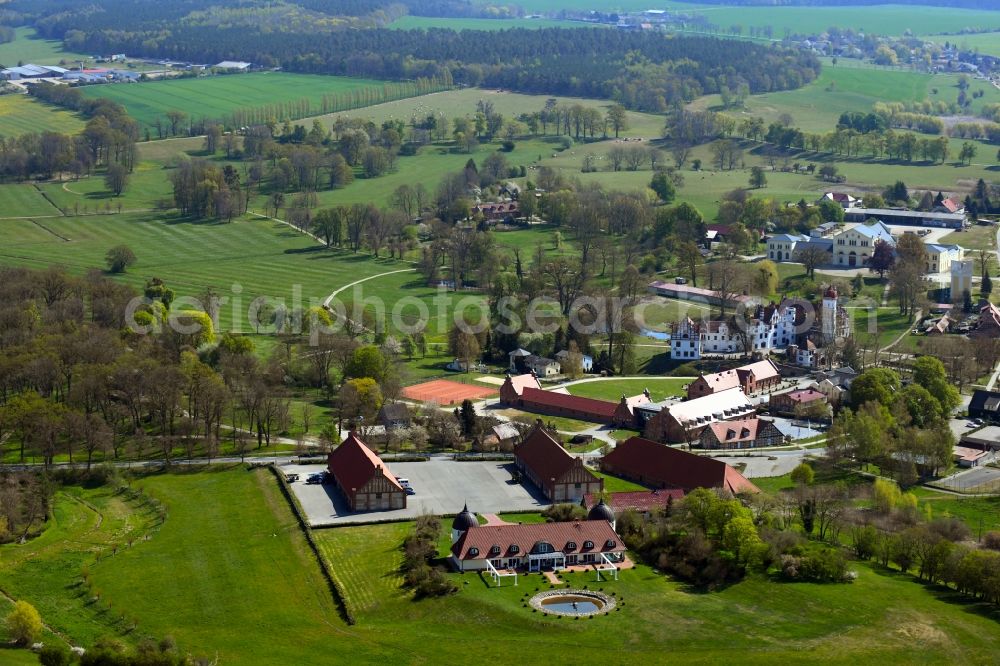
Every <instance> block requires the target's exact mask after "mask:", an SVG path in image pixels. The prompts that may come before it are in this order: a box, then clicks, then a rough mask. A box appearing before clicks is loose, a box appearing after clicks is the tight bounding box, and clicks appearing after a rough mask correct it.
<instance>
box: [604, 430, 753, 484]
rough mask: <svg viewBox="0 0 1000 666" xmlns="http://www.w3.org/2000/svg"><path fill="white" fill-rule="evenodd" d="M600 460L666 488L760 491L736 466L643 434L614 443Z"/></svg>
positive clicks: (620, 470)
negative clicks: (648, 437)
mask: <svg viewBox="0 0 1000 666" xmlns="http://www.w3.org/2000/svg"><path fill="white" fill-rule="evenodd" d="M602 463H607V464H608V465H611V466H613V467H614V468H615V469H616V470H617V471H619V472H621V473H627V474H628V475H629V476H631V477H632V478H639V477H640V476H641V477H642V478H643V480H644V481H645V482H647V483H650V484H659V485H662V486H664V487H668V488H671V487H672V488H683V489H684V490H691V489H694V488H725V489H727V490H729V491H730V492H733V493H741V492H751V493H756V492H760V490H759V489H758V488H757V486H755V485H753V484H752V483H750V482H749V481H747V479H746V478H745V477H744V476H743V475H742V474H740V473H739V472H737V471H736V470H735V469H733V468H732V467H730V466H729V465H727V464H726V463H724V462H722V461H721V460H716V459H714V458H707V457H704V456H698V455H695V454H693V453H687V452H686V451H681V450H680V449H675V448H672V447H669V446H666V445H664V444H657V443H656V442H654V441H651V440H648V439H644V438H642V437H631V438H629V439H627V440H625V441H624V442H622V443H621V444H619V445H618V446H616V447H615V448H614V449H613V450H612V451H611V452H610V453H609V454H608V455H606V456H604V458H603V460H602Z"/></svg>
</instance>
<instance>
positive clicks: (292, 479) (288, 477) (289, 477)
mask: <svg viewBox="0 0 1000 666" xmlns="http://www.w3.org/2000/svg"><path fill="white" fill-rule="evenodd" d="M298 480H299V475H298V474H287V475H285V481H287V482H288V483H295V482H296V481H298Z"/></svg>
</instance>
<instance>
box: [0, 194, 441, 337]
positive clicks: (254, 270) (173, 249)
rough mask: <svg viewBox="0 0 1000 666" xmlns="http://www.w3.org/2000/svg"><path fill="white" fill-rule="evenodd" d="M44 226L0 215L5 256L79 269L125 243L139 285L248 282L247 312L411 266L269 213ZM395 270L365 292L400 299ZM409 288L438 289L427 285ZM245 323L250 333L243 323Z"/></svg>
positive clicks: (96, 264)
mask: <svg viewBox="0 0 1000 666" xmlns="http://www.w3.org/2000/svg"><path fill="white" fill-rule="evenodd" d="M44 225H45V227H46V229H48V230H49V231H50V233H48V234H47V235H46V234H45V233H41V232H40V230H39V228H38V226H37V225H36V224H34V223H33V222H31V221H30V220H0V235H2V236H3V238H4V239H5V243H4V246H3V248H2V249H0V263H3V264H7V265H21V266H29V267H34V268H41V267H44V266H48V265H50V264H52V263H57V264H61V265H64V266H66V267H67V268H68V269H69V270H70V271H72V272H75V273H78V274H82V273H84V272H86V271H87V270H88V269H90V268H101V267H103V266H104V254H105V253H106V252H107V251H108V249H110V248H111V247H113V246H115V245H117V244H121V243H124V244H126V245H128V246H130V247H131V248H132V249H133V251H134V252H135V253H136V255H137V257H138V262H137V263H136V264H135V266H134V267H132V268H131V269H130V270H129V272H128V273H126V274H125V275H124V276H122V277H121V278H120V279H121V280H122V281H124V282H126V283H127V284H130V285H132V286H134V287H137V288H141V286H142V284H143V283H144V281H145V280H147V279H149V278H150V277H153V276H157V277H161V278H163V279H164V280H166V282H167V283H168V284H169V285H171V287H173V288H174V289H175V290H176V291H177V293H178V295H179V296H181V295H186V296H195V295H197V294H201V293H203V292H204V290H205V288H206V287H209V286H211V287H213V288H214V289H215V290H216V292H217V293H219V294H220V295H225V296H230V297H233V296H234V294H233V292H232V287H233V285H237V284H238V285H241V286H242V289H243V291H242V293H241V294H239V296H240V297H241V298H242V302H241V305H240V307H239V312H240V313H242V315H244V316H245V315H246V312H247V308H248V307H249V305H250V302H251V301H252V300H253V299H254V298H256V297H257V296H270V297H272V298H280V299H284V300H285V302H286V303H288V305H289V307H293V308H294V307H296V306H295V305H293V303H294V299H295V294H294V291H293V290H294V288H295V287H294V285H298V286H299V288H300V289H301V307H308V306H309V305H310V299H316V300H317V301H322V299H324V298H325V297H326V296H328V295H329V294H330V293H331V292H333V291H334V290H335V289H336V288H337V287H340V286H343V285H345V284H347V283H350V282H353V281H355V280H358V279H361V278H363V277H367V276H371V275H376V274H379V273H384V272H387V271H392V270H399V269H402V268H407V267H408V264H403V263H400V262H397V261H390V260H385V259H382V260H375V259H373V258H372V257H370V256H368V255H364V254H358V255H354V254H351V253H350V252H344V251H340V252H338V251H327V250H323V249H322V248H320V247H319V246H317V244H316V243H315V242H314V241H312V240H311V239H309V238H307V237H306V236H303V235H301V234H299V233H297V232H295V231H294V230H292V229H290V228H289V227H287V226H285V225H283V224H278V223H275V222H271V221H267V220H240V221H237V222H234V223H232V224H218V223H212V222H205V223H193V222H188V221H185V220H181V219H176V218H173V217H170V216H167V217H164V216H163V215H154V214H151V213H150V214H132V215H129V214H123V215H99V216H89V217H60V218H51V219H47V220H45V221H44ZM56 234H58V236H56ZM60 237H61V238H60ZM64 239H69V240H64ZM390 277H393V278H401V279H397V280H393V281H391V282H390V283H389V284H388V285H381V284H380V285H377V286H375V285H373V283H365V285H364V287H365V289H364V296H372V295H377V296H380V297H382V298H386V299H391V300H387V302H388V303H389V304H390V306H391V305H392V304H393V303H395V302H396V301H397V300H398V299H399V292H398V289H399V288H400V287H401V286H402V285H405V284H406V283H407V282H408V281H410V282H412V280H413V277H412V276H411V275H409V274H405V273H404V274H399V275H394V276H390ZM374 282H378V281H374ZM370 285H371V286H370ZM409 293H413V294H414V295H417V296H421V297H423V296H428V295H433V291H432V290H427V289H425V290H421V289H414V290H413V291H412V292H409ZM233 309H234V308H233V307H223V308H222V311H221V313H220V316H221V321H222V325H223V327H224V328H227V329H228V328H229V327H230V326H231V325H232V324H233V323H234V321H236V319H235V317H234V315H233ZM243 330H244V332H252V330H251V329H249V328H248V327H247V325H246V324H244V325H243Z"/></svg>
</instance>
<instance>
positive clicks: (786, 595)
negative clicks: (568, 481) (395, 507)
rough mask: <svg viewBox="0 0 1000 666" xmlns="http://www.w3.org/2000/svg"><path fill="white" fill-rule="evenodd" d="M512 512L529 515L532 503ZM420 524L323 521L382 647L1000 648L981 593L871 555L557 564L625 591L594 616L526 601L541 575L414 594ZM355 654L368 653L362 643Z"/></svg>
mask: <svg viewBox="0 0 1000 666" xmlns="http://www.w3.org/2000/svg"><path fill="white" fill-rule="evenodd" d="M507 518H508V519H511V520H521V521H525V520H527V521H529V522H530V521H531V516H530V515H526V516H522V515H513V516H508V517H507ZM443 522H444V527H445V530H447V527H448V524H447V523H448V521H447V520H444V521H443ZM410 530H412V524H411V523H401V524H396V525H391V526H388V525H373V526H364V527H351V528H344V529H336V530H326V531H323V532H318V533H317V538H318V539H319V540H320V542H321V544H322V547H323V548H324V550H327V549H329V551H330V552H333V553H340V554H342V555H343V557H342V558H341V559H335V560H333V561H332V562H331V566H332V568H333V569H334V572H335V574H334V575H335V576H344V577H345V578H347V579H349V580H350V581H352V582H351V585H352V588H355V589H361V590H368V591H370V592H371V593H373V594H374V595H375V596H376V597H377V598H378V599H379V603H378V605H377V606H369V607H368V608H369V609H368V610H366V611H363V612H361V613H360V614H359V619H360V621H359V624H358V626H357V627H356V629H357V630H359V631H366V632H372V633H374V634H378V635H381V636H382V643H381V644H382V645H383V646H386V647H387V649H390V650H400V651H402V652H403V653H404V654H405V655H406V657H405V658H406V660H408V661H416V662H419V663H454V662H463V661H468V660H469V659H474V658H477V657H481V656H486V655H489V656H490V657H491V658H493V659H499V660H512V661H518V662H522V663H542V662H550V661H553V660H558V659H560V658H562V657H564V656H565V655H566V654H570V653H573V652H574V651H576V652H579V651H586V654H588V655H589V656H590V658H591V659H595V660H598V661H607V662H609V663H616V664H619V663H625V664H630V663H662V662H663V660H664V658H665V657H664V655H669V659H668V661H669V663H675V662H676V663H706V664H707V663H720V662H724V661H728V660H731V659H732V658H733V652H734V650H738V651H739V661H740V662H741V663H751V664H758V663H760V664H763V663H776V662H780V661H788V662H789V663H803V662H810V663H837V664H852V663H872V662H874V661H884V662H885V663H893V664H895V663H913V662H919V663H972V664H986V663H990V661H991V660H992V659H993V654H992V651H993V650H995V649H997V647H1000V632H997V625H996V620H995V619H991V618H990V617H988V616H984V615H983V614H981V612H983V609H982V608H981V607H980V606H978V605H973V604H965V603H962V602H960V601H957V600H955V599H954V595H952V594H950V593H948V592H947V591H942V590H937V589H928V588H925V587H924V586H922V585H920V584H918V583H916V582H915V581H914V580H913V579H912V578H910V577H909V576H903V575H900V574H898V573H893V572H885V571H881V570H876V569H875V568H873V567H871V566H869V565H866V564H854V565H852V568H854V569H855V570H857V572H858V580H857V581H856V582H855V583H853V584H850V585H814V584H808V583H780V582H774V581H770V580H768V579H765V578H762V577H753V578H751V579H748V580H746V581H743V582H741V583H738V584H736V585H732V586H730V587H728V588H726V589H724V590H722V591H720V592H713V593H707V594H699V593H691V592H689V591H686V589H685V586H684V585H682V584H680V583H678V582H675V581H672V580H670V579H669V578H667V577H665V576H662V575H660V574H658V573H656V572H655V571H653V570H652V569H650V568H649V567H646V566H644V565H640V566H638V567H636V568H635V569H632V570H629V571H623V572H621V577H620V580H619V581H605V582H601V583H597V582H596V581H595V577H594V574H593V573H589V574H560V577H561V578H562V579H563V580H564V581H566V582H567V583H568V584H569V585H570V586H572V587H583V586H585V585H586V586H589V587H590V588H602V589H603V590H604V591H605V592H612V591H613V592H615V593H617V594H618V595H619V597H620V598H621V599H623V600H624V604H623V605H622V609H621V610H620V611H616V612H614V613H612V614H611V615H610V616H598V617H596V618H594V619H592V620H570V619H567V618H564V619H557V618H554V617H543V616H540V615H539V614H537V613H532V612H531V610H530V609H529V608H525V607H524V605H523V604H524V601H525V599H524V597H525V596H526V595H527V596H530V595H532V594H534V593H535V592H536V591H540V590H543V589H548V588H549V584H548V582H547V581H545V580H544V579H543V578H542V577H541V576H539V575H537V574H536V575H529V576H520V577H519V579H518V585H517V587H514V586H513V585H509V584H508V583H509V582H510V581H504V586H503V587H500V588H496V587H491V586H490V582H489V579H488V577H483V576H481V575H479V574H475V573H468V574H464V575H461V574H452V576H453V577H454V580H455V581H456V582H457V583H458V587H459V591H458V593H457V594H456V595H454V596H452V597H448V598H444V599H428V600H421V601H413V600H412V599H411V595H409V594H407V593H405V591H401V590H400V589H399V587H398V571H397V567H398V563H399V561H400V557H401V555H400V553H399V547H400V544H401V541H402V537H403V536H405V534H407V533H408V532H409V531H410ZM445 552H446V548H442V549H441V554H442V555H444V554H445ZM338 567H339V568H340V569H341V572H340V573H337V570H338ZM349 594H350V593H349ZM994 617H995V616H994ZM456 636H460V637H461V640H456V639H455V637H456ZM526 645H530V654H526V652H525V650H526V649H527V648H526ZM353 656H355V658H357V659H362V660H366V656H367V655H366V651H365V648H364V647H363V646H359V647H358V649H357V651H356V652H355V653H354V655H353Z"/></svg>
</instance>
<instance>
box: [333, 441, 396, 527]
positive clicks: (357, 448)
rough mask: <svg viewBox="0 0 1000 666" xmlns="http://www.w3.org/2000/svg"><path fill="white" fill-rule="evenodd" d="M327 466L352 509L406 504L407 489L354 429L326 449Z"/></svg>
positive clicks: (378, 509)
mask: <svg viewBox="0 0 1000 666" xmlns="http://www.w3.org/2000/svg"><path fill="white" fill-rule="evenodd" d="M326 467H327V470H328V471H329V472H330V475H331V476H332V477H333V479H334V482H335V483H336V484H337V488H338V489H339V490H340V492H341V493H343V495H344V497H345V498H346V499H347V504H348V506H350V508H351V511H385V510H388V509H405V508H406V491H404V490H403V487H402V486H401V485H399V482H398V481H396V477H394V476H393V475H392V474H390V473H389V469H388V468H387V467H386V466H385V463H383V462H382V460H381V459H380V458H379V457H378V456H377V455H376V454H375V452H374V451H372V450H371V449H370V448H368V446H367V445H366V444H365V443H364V442H362V441H361V439H360V438H359V437H358V436H357V434H356V433H354V432H351V433H350V434H349V435H348V436H347V439H345V440H344V441H343V442H341V444H340V446H338V447H337V448H335V449H334V450H333V451H331V452H330V453H329V455H328V456H327V461H326Z"/></svg>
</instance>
